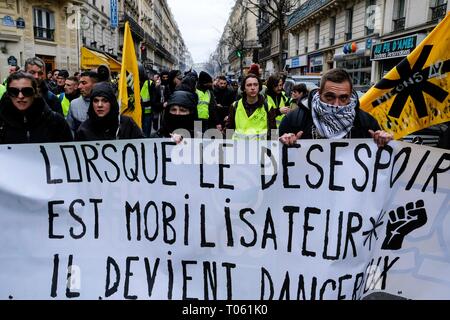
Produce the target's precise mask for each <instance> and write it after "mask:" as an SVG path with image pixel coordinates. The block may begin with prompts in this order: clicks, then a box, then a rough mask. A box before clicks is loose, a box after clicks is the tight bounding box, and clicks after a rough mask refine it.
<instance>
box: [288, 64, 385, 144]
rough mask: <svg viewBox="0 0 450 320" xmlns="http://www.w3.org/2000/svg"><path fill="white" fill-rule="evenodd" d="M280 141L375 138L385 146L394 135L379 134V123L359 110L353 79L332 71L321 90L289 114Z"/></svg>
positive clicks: (324, 76)
mask: <svg viewBox="0 0 450 320" xmlns="http://www.w3.org/2000/svg"><path fill="white" fill-rule="evenodd" d="M279 134H280V141H281V142H282V143H283V144H285V145H288V146H292V145H294V144H296V142H297V140H298V139H300V138H302V139H364V138H373V140H374V142H375V143H376V144H377V146H378V147H384V146H386V145H387V144H388V143H389V141H391V140H392V139H393V135H392V134H390V133H387V132H385V131H382V130H380V126H379V125H378V123H377V121H376V120H375V119H374V118H373V117H372V116H371V115H370V114H368V113H366V112H364V111H362V110H361V109H360V108H359V100H358V95H357V93H356V92H355V91H354V90H353V82H352V79H351V78H350V75H349V74H348V73H347V72H346V71H345V70H343V69H331V70H329V71H327V72H326V73H325V74H324V75H323V76H322V80H321V83H320V89H318V90H313V91H311V93H310V94H309V97H308V98H306V99H305V100H303V101H302V102H301V103H300V105H299V108H298V109H296V110H295V111H292V112H290V113H288V115H287V116H286V117H285V118H284V119H283V120H282V122H281V125H280V132H279Z"/></svg>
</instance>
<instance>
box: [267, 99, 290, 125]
mask: <svg viewBox="0 0 450 320" xmlns="http://www.w3.org/2000/svg"><path fill="white" fill-rule="evenodd" d="M266 99H267V104H268V105H269V110H270V109H280V108H283V107H286V102H287V101H288V98H287V97H286V95H285V93H284V92H282V93H281V100H280V104H279V105H278V106H277V104H276V103H275V101H273V99H272V97H271V96H266ZM284 117H285V115H284V114H282V115H279V116H278V117H276V121H277V128H278V127H280V124H281V121H282V120H283V118H284Z"/></svg>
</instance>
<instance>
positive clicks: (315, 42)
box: [314, 23, 320, 50]
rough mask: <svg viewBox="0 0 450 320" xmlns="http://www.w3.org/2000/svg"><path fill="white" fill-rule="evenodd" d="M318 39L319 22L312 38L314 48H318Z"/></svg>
mask: <svg viewBox="0 0 450 320" xmlns="http://www.w3.org/2000/svg"><path fill="white" fill-rule="evenodd" d="M319 41H320V23H318V24H316V33H315V38H314V49H315V50H318V49H319Z"/></svg>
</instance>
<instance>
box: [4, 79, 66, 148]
mask: <svg viewBox="0 0 450 320" xmlns="http://www.w3.org/2000/svg"><path fill="white" fill-rule="evenodd" d="M66 141H72V133H71V131H70V128H69V125H68V124H67V123H66V121H65V120H64V118H63V116H62V115H60V114H58V113H56V112H54V111H52V110H51V109H50V107H49V106H48V105H47V103H46V102H45V100H44V99H43V98H42V96H41V95H40V94H39V90H38V83H37V81H36V79H35V78H34V77H33V76H32V75H31V74H29V73H25V72H21V71H19V72H16V73H13V74H11V75H10V76H9V77H8V79H7V80H6V94H5V95H4V97H3V98H2V99H1V100H0V143H2V144H7V143H45V142H66Z"/></svg>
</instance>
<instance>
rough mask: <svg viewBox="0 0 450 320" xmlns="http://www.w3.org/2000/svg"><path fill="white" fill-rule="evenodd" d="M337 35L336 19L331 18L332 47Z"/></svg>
mask: <svg viewBox="0 0 450 320" xmlns="http://www.w3.org/2000/svg"><path fill="white" fill-rule="evenodd" d="M335 35H336V17H331V18H330V46H332V45H334V38H335Z"/></svg>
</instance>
